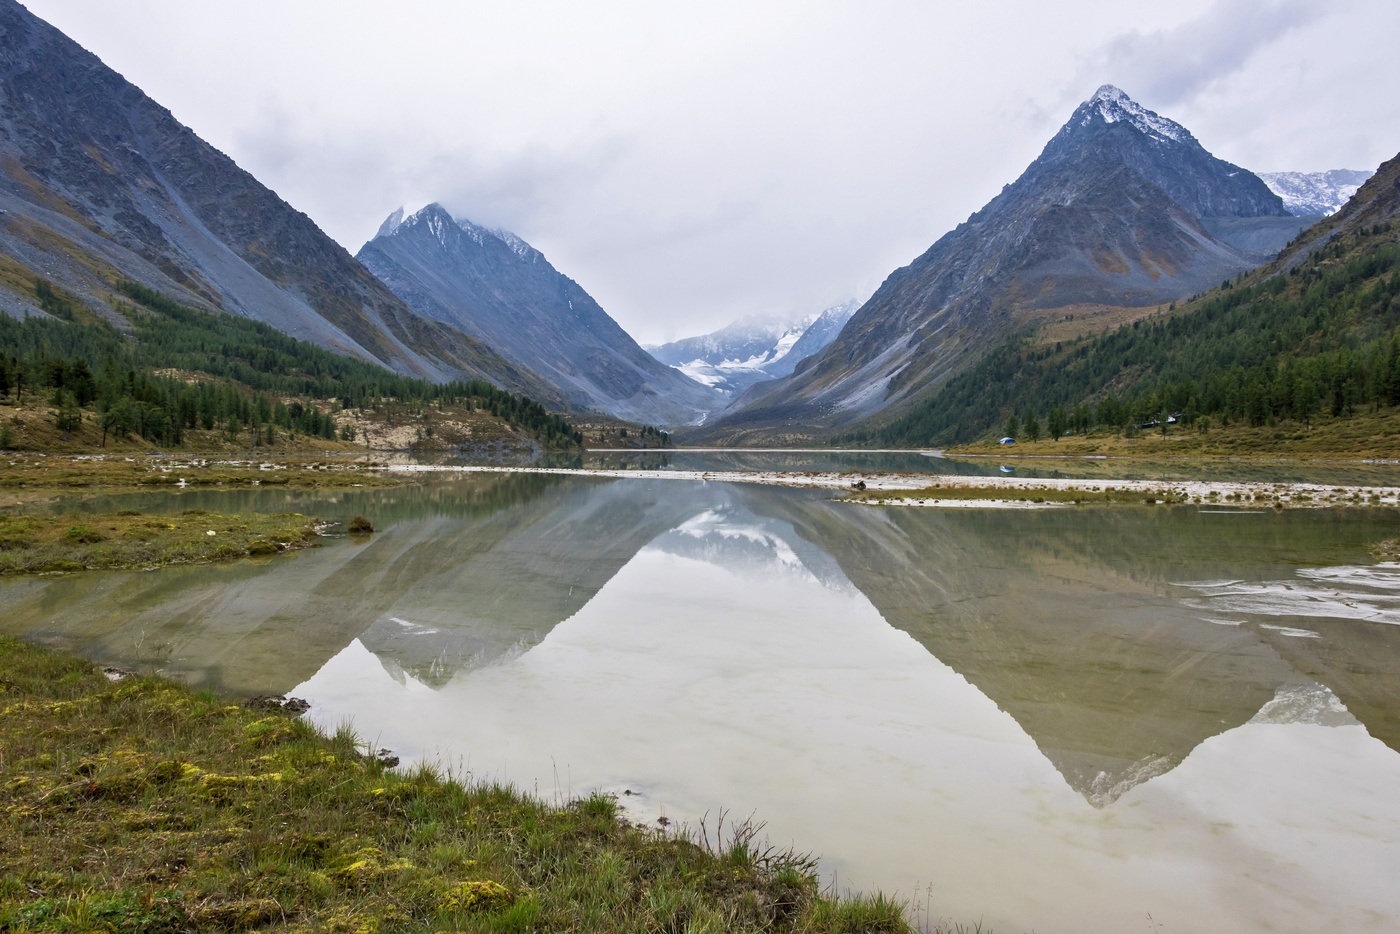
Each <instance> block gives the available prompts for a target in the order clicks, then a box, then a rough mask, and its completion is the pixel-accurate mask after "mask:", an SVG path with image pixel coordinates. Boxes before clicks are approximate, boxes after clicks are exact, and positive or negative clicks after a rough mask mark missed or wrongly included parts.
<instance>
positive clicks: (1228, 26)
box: [1075, 0, 1338, 107]
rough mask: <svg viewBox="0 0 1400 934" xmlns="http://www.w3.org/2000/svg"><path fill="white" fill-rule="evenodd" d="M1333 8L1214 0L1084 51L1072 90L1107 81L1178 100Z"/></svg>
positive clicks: (1317, 0)
mask: <svg viewBox="0 0 1400 934" xmlns="http://www.w3.org/2000/svg"><path fill="white" fill-rule="evenodd" d="M1337 6H1338V4H1337V3H1335V2H1332V3H1330V4H1329V3H1324V2H1321V0H1219V2H1217V3H1215V4H1214V5H1213V6H1212V7H1211V8H1210V9H1208V10H1207V11H1206V12H1205V13H1204V14H1202V15H1201V16H1198V17H1196V18H1194V19H1190V20H1187V21H1186V22H1183V23H1180V24H1178V25H1176V26H1172V27H1170V28H1167V29H1158V30H1153V31H1151V32H1142V31H1139V30H1133V31H1131V32H1126V33H1123V34H1121V35H1118V36H1115V37H1113V38H1112V39H1110V40H1109V41H1108V42H1106V43H1104V44H1103V45H1101V46H1100V47H1099V48H1097V49H1095V50H1094V51H1093V52H1092V53H1090V54H1089V55H1087V56H1085V59H1084V61H1083V64H1082V65H1081V67H1080V70H1079V79H1078V81H1077V82H1076V91H1075V93H1082V89H1083V88H1085V87H1090V86H1093V85H1096V84H1099V83H1103V82H1109V83H1114V84H1120V85H1122V86H1123V87H1124V88H1125V90H1128V91H1129V93H1131V94H1134V95H1141V97H1142V99H1143V100H1146V101H1149V102H1151V104H1152V106H1156V107H1173V106H1177V105H1181V104H1183V103H1186V102H1189V101H1191V100H1192V99H1194V98H1195V97H1196V96H1197V95H1198V94H1200V93H1201V92H1202V91H1203V90H1205V89H1207V88H1209V87H1211V86H1212V85H1213V84H1215V83H1216V82H1218V81H1220V80H1221V79H1223V78H1226V77H1228V76H1231V75H1234V74H1237V73H1238V72H1240V71H1242V70H1243V69H1244V68H1246V67H1247V66H1248V65H1249V63H1250V61H1251V60H1252V59H1253V58H1254V56H1255V55H1256V54H1257V53H1258V52H1260V51H1261V50H1262V49H1264V48H1266V47H1267V46H1269V45H1271V44H1272V43H1274V42H1276V41H1278V40H1279V39H1280V38H1282V37H1283V36H1285V35H1287V34H1288V33H1291V32H1294V31H1296V30H1299V29H1302V28H1304V27H1306V26H1307V25H1308V24H1310V23H1312V22H1313V21H1315V20H1317V19H1319V18H1320V17H1322V16H1323V15H1324V14H1327V13H1335V12H1336V11H1337Z"/></svg>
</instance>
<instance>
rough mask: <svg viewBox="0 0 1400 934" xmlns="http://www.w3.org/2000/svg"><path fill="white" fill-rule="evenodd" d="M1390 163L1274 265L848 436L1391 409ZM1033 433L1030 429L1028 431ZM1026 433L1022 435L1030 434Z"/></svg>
mask: <svg viewBox="0 0 1400 934" xmlns="http://www.w3.org/2000/svg"><path fill="white" fill-rule="evenodd" d="M1397 214H1400V156H1397V157H1396V158H1395V159H1392V160H1390V161H1389V162H1386V163H1385V164H1383V165H1382V166H1381V167H1380V169H1379V170H1378V171H1377V172H1376V174H1375V175H1374V176H1373V177H1372V178H1371V179H1370V180H1369V181H1367V182H1366V184H1365V185H1363V186H1362V188H1361V189H1360V191H1358V193H1357V195H1356V196H1355V197H1354V198H1353V199H1352V200H1351V201H1350V202H1348V204H1347V205H1346V206H1345V207H1343V208H1342V210H1341V211H1339V212H1337V213H1336V214H1333V215H1331V216H1329V217H1327V218H1326V219H1324V220H1322V221H1320V222H1319V223H1317V224H1316V225H1314V226H1313V227H1311V228H1309V229H1308V230H1307V231H1305V232H1304V233H1303V234H1302V235H1301V236H1300V237H1299V238H1298V239H1297V240H1296V241H1295V242H1294V243H1293V244H1291V245H1290V246H1289V247H1287V248H1286V249H1285V250H1284V251H1283V252H1282V253H1281V254H1280V255H1279V257H1278V259H1277V260H1275V261H1274V262H1273V263H1270V264H1269V265H1267V266H1265V267H1263V268H1261V269H1258V270H1256V271H1254V272H1253V273H1250V274H1247V275H1242V276H1240V277H1239V278H1237V279H1234V280H1230V281H1227V282H1224V283H1222V284H1221V285H1220V286H1219V287H1218V288H1216V289H1213V290H1211V291H1209V292H1207V293H1205V294H1203V295H1200V296H1198V297H1196V298H1194V299H1192V300H1191V301H1189V302H1186V303H1183V304H1181V305H1180V306H1177V307H1174V308H1172V309H1170V310H1169V311H1168V312H1167V313H1163V314H1156V315H1153V316H1151V317H1149V318H1146V319H1142V320H1138V321H1135V322H1133V323H1132V324H1129V325H1125V326H1123V327H1120V328H1118V329H1117V330H1115V331H1112V332H1108V333H1103V334H1099V335H1094V336H1088V337H1083V338H1079V339H1077V340H1072V341H1068V342H1059V341H1056V342H1051V341H1047V340H1044V339H1041V338H1039V337H1038V336H1037V335H1034V334H1032V335H1026V336H1020V337H1017V338H1013V339H1010V340H1007V341H1004V342H1003V343H1002V344H1000V345H999V346H998V347H997V348H996V349H994V350H993V351H992V352H991V353H989V354H988V355H987V356H986V357H985V358H983V360H982V361H981V362H979V363H978V364H977V365H976V366H974V367H973V368H972V369H970V370H968V371H966V372H965V373H962V374H960V375H959V376H957V377H954V378H953V379H952V380H950V381H949V382H948V383H947V384H946V385H945V386H944V387H943V388H942V389H941V390H940V391H939V392H938V393H937V394H935V395H934V396H932V397H931V398H930V399H928V400H927V401H925V402H923V403H921V404H920V405H919V406H918V407H917V408H915V409H913V410H911V411H910V412H908V413H907V414H905V415H904V416H903V417H901V418H899V419H898V420H896V421H894V422H892V423H890V424H888V425H886V426H884V427H879V428H875V429H873V430H868V431H865V432H859V433H856V434H855V435H853V436H852V439H853V440H864V441H869V442H878V443H882V444H910V445H925V444H933V443H948V442H965V441H971V440H974V439H977V438H979V437H985V436H987V435H989V434H994V433H998V432H1001V431H1005V430H1006V429H1007V428H1009V427H1019V428H1021V429H1022V430H1023V431H1024V430H1025V429H1027V428H1030V430H1031V432H1034V431H1037V430H1038V429H1039V428H1040V426H1041V425H1044V426H1045V427H1046V430H1047V432H1048V433H1049V434H1050V435H1051V436H1052V437H1055V436H1059V435H1060V434H1062V433H1063V432H1065V431H1071V432H1075V433H1079V432H1083V431H1087V430H1090V429H1094V428H1107V429H1118V430H1121V429H1127V430H1128V431H1132V430H1134V429H1135V428H1140V427H1142V426H1148V425H1151V426H1154V427H1156V426H1160V425H1162V424H1163V423H1166V422H1167V421H1168V420H1169V419H1171V420H1173V421H1175V422H1178V423H1180V424H1182V425H1184V426H1193V427H1204V425H1207V424H1210V423H1211V422H1214V423H1217V424H1220V423H1224V424H1228V423H1231V422H1244V423H1247V424H1250V425H1255V426H1259V425H1263V424H1266V423H1270V422H1277V421H1292V422H1296V423H1298V424H1300V425H1302V426H1303V427H1307V425H1308V424H1309V423H1310V421H1311V420H1312V419H1313V418H1314V417H1316V416H1317V415H1318V414H1319V413H1326V414H1327V415H1329V416H1331V417H1334V418H1345V417H1348V416H1350V415H1353V414H1356V413H1358V412H1361V411H1363V410H1372V411H1373V410H1378V409H1382V408H1387V407H1395V406H1400V223H1398V222H1397V221H1400V218H1397ZM1032 426H1033V427H1032ZM1027 434H1030V432H1027Z"/></svg>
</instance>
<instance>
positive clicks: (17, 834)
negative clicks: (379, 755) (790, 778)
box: [0, 639, 909, 934]
mask: <svg viewBox="0 0 1400 934" xmlns="http://www.w3.org/2000/svg"><path fill="white" fill-rule="evenodd" d="M0 789H3V790H2V791H0V931H3V930H34V931H87V930H105V931H117V932H126V931H132V932H136V931H143V932H145V931H154V932H161V931H172V932H173V931H186V930H194V931H240V930H252V929H266V930H279V931H281V930H286V931H327V932H379V931H386V932H387V931H410V932H411V931H430V930H433V931H436V930H462V931H483V932H485V931H492V932H509V931H600V932H602V931H617V932H622V931H627V932H633V931H658V932H660V931H667V932H669V931H674V932H696V934H698V932H703V931H712V932H721V931H792V932H808V931H812V932H815V931H841V932H857V931H890V932H897V931H898V932H902V931H907V930H909V927H908V925H907V923H906V921H905V918H904V906H903V905H902V904H901V903H899V902H897V901H894V900H891V899H887V898H884V897H883V896H875V897H851V898H845V899H841V900H839V901H838V900H834V899H831V898H828V897H825V896H823V895H822V894H821V893H819V892H818V890H817V883H816V880H815V877H814V875H813V872H812V863H811V860H810V859H807V858H805V857H801V856H797V855H795V854H792V853H791V852H783V851H774V850H771V849H768V848H766V847H761V846H756V845H755V841H754V840H753V835H752V834H751V833H747V834H746V833H743V832H741V833H737V834H732V835H731V838H730V839H729V840H728V842H723V843H719V844H713V843H710V842H707V841H696V840H687V839H682V838H678V837H674V836H662V835H659V834H658V833H656V832H653V831H648V830H643V829H639V828H636V827H633V826H630V825H628V824H626V823H625V822H623V821H620V820H619V819H618V815H617V811H616V806H615V804H614V802H613V801H612V799H610V798H607V797H603V796H596V795H595V796H593V797H590V798H587V799H584V800H581V801H574V802H571V803H568V804H566V805H562V806H553V805H550V804H548V803H545V802H542V801H538V800H534V799H531V798H529V797H526V796H524V795H522V794H520V793H519V792H517V791H515V790H513V789H510V788H504V787H500V786H497V785H472V786H464V785H462V784H459V783H456V782H453V781H448V780H446V779H444V778H443V776H441V775H439V774H437V773H436V772H435V771H434V770H432V769H430V768H424V767H419V768H416V769H412V770H409V771H407V772H406V773H400V772H396V771H391V770H388V769H386V768H385V766H384V765H382V764H381V763H380V762H379V761H378V760H377V759H376V758H375V757H373V756H371V755H368V754H367V750H365V749H364V748H363V747H362V746H361V745H360V744H359V743H358V741H357V740H356V739H355V737H354V736H353V735H352V734H351V733H350V732H349V731H348V730H344V729H342V730H340V731H339V732H337V733H336V735H335V736H333V737H327V736H324V735H322V734H320V733H318V732H317V731H316V730H315V729H313V728H312V727H310V726H308V725H306V724H305V723H303V722H301V721H299V720H294V719H291V718H290V717H287V716H286V715H283V714H273V715H270V716H269V715H268V714H267V712H266V711H255V710H250V709H248V708H246V707H240V706H235V705H232V704H229V703H227V702H226V701H223V700H221V699H219V698H217V697H215V696H213V695H211V694H208V693H195V692H191V691H189V690H187V689H185V688H183V687H180V686H177V685H175V684H172V683H170V682H168V681H163V680H160V679H156V678H137V677H131V678H127V679H124V680H121V681H117V682H111V681H109V680H108V679H107V678H106V677H104V676H103V675H102V674H100V673H99V672H98V671H97V669H96V668H94V667H93V666H92V665H91V664H89V663H87V662H83V661H78V660H75V659H72V658H67V657H64V656H60V655H56V654H54V653H52V652H49V651H47V650H44V649H41V648H38V647H34V646H30V645H26V644H23V643H20V642H17V641H15V640H7V639H0Z"/></svg>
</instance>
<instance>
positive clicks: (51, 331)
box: [0, 279, 583, 448]
mask: <svg viewBox="0 0 1400 934" xmlns="http://www.w3.org/2000/svg"><path fill="white" fill-rule="evenodd" d="M116 288H117V290H118V291H119V292H120V293H121V294H122V295H124V296H125V297H126V298H128V299H130V303H127V302H118V304H117V307H116V310H117V311H118V312H119V313H120V314H121V316H122V317H123V318H125V319H126V322H127V323H128V324H129V328H127V329H119V328H118V327H116V326H114V325H113V324H112V323H110V322H108V321H105V320H102V319H99V318H97V317H96V316H94V315H93V314H92V312H91V311H90V310H89V309H87V307H86V306H85V305H83V304H82V303H81V302H79V301H78V300H77V299H75V298H74V297H73V296H70V295H67V294H65V293H64V292H63V291H62V290H60V289H58V288H56V287H55V286H53V285H52V284H51V283H49V282H47V281H45V280H42V279H40V280H39V281H38V282H37V283H36V284H35V287H34V295H35V298H36V299H37V302H38V304H39V307H40V308H42V309H43V310H44V311H45V312H46V313H47V315H48V317H44V316H39V315H30V316H28V317H26V318H24V319H22V320H19V319H15V318H11V317H8V316H5V315H0V399H6V398H9V397H10V396H11V394H13V397H14V398H15V399H16V400H18V399H19V397H20V393H21V392H29V393H44V394H48V395H49V396H50V402H51V403H52V405H53V406H54V407H55V409H56V410H57V419H58V428H59V429H61V430H69V429H71V428H75V427H76V426H77V424H78V420H80V419H81V418H82V417H83V416H82V410H83V409H85V408H95V410H96V412H97V413H98V414H97V417H98V418H99V419H100V420H101V427H102V429H103V442H104V443H105V442H106V439H107V436H108V434H109V433H110V434H113V435H116V436H118V437H124V436H128V435H138V436H140V437H141V438H142V439H144V440H145V441H147V442H149V443H152V444H159V445H169V446H178V445H180V444H181V443H182V438H183V435H184V432H185V431H187V430H189V429H194V428H202V429H204V430H206V431H209V430H215V429H220V430H226V431H228V432H229V434H230V435H235V434H237V433H239V432H244V431H247V432H252V433H255V436H258V435H264V436H267V437H272V436H273V435H274V434H275V433H276V432H277V431H283V432H293V433H302V434H306V435H310V436H314V437H320V438H327V439H331V438H336V437H337V436H338V433H339V432H341V431H342V429H340V428H339V427H338V426H337V422H336V418H335V414H336V412H337V411H339V410H342V409H350V408H356V409H366V408H373V407H377V406H380V405H383V404H385V403H397V404H407V405H409V406H422V405H427V404H438V405H448V404H462V405H469V406H472V407H474V408H478V409H483V410H486V411H488V412H490V413H491V414H492V415H494V416H496V417H498V418H500V419H503V420H505V421H507V422H509V423H510V424H512V425H515V426H519V427H521V428H523V429H525V430H526V431H527V432H529V433H530V434H531V435H533V436H534V437H535V438H536V439H537V440H538V441H539V442H540V443H541V444H542V445H543V446H545V447H546V448H567V447H574V446H577V445H579V444H580V443H582V440H583V439H582V435H581V434H579V432H578V431H576V430H575V429H574V428H573V427H572V426H570V425H569V424H568V422H566V421H564V419H562V418H560V417H559V416H558V415H556V414H554V413H552V412H549V411H548V410H547V409H545V408H544V407H543V406H542V405H540V404H539V403H538V402H535V401H533V400H531V399H527V398H523V397H520V396H516V395H513V394H511V393H509V392H506V391H505V390H502V389H499V388H497V387H496V386H494V385H492V384H490V383H488V382H485V381H482V380H471V381H454V382H448V383H433V382H429V381H427V380H422V379H413V378H409V377H405V376H400V375H398V374H395V373H392V372H390V371H388V370H386V369H384V368H382V367H379V366H376V365H375V364H372V363H367V362H365V361H362V360H357V359H354V358H351V357H345V356H341V355H339V354H336V353H333V352H331V351H328V350H324V349H322V348H320V347H317V346H316V345H314V344H311V343H309V342H307V341H302V340H298V339H296V338H293V337H290V336H288V335H286V334H283V333H282V332H280V331H278V330H276V329H275V328H273V327H271V326H269V325H266V324H263V323H261V322H258V321H253V320H250V319H247V318H241V317H238V316H235V315H228V314H211V313H208V312H204V311H200V310H197V309H194V308H189V307H186V306H184V305H181V304H179V303H178V302H175V301H173V300H172V299H170V298H169V297H167V296H165V295H162V294H161V293H158V292H155V291H153V290H151V289H148V288H146V287H145V286H142V285H140V284H138V283H135V282H130V281H122V282H119V283H117V285H116ZM344 440H350V439H349V438H345V439H344Z"/></svg>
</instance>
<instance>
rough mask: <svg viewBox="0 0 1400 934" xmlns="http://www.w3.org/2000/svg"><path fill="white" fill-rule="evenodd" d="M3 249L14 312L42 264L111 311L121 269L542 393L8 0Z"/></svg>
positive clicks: (382, 350)
mask: <svg viewBox="0 0 1400 934" xmlns="http://www.w3.org/2000/svg"><path fill="white" fill-rule="evenodd" d="M0 262H3V264H4V267H5V273H6V274H4V275H0V311H8V312H10V313H12V314H23V313H28V312H37V309H35V308H34V307H33V306H34V301H33V297H32V296H33V291H32V288H33V284H34V281H35V280H36V279H37V278H38V277H41V276H42V277H43V278H46V279H48V280H51V281H53V282H55V283H57V284H58V285H59V286H61V287H62V288H63V289H64V290H65V291H67V292H69V293H72V294H73V295H76V296H78V297H79V298H80V299H81V300H82V301H83V302H84V303H85V304H87V305H88V306H89V307H91V308H92V309H94V310H95V311H96V312H97V313H98V314H100V315H103V316H104V317H108V318H112V319H116V318H118V317H119V315H120V313H119V311H118V309H119V308H120V306H119V304H118V301H119V296H118V295H117V294H116V290H115V289H114V283H115V282H116V281H118V280H121V279H129V280H133V281H136V282H138V283H140V284H142V285H144V286H146V287H148V288H151V289H155V290H156V291H158V292H161V293H163V294H166V295H168V296H170V297H171V298H173V299H175V300H177V301H179V302H182V303H184V304H187V305H190V306H193V307H198V308H202V309H205V310H209V311H225V312H228V313H231V314H237V315H242V316H245V317H250V318H256V319H258V320H261V321H264V322H266V323H268V324H271V325H272V326H274V327H276V328H278V329H280V330H282V331H285V332H287V333H288V334H291V335H293V336H295V337H299V338H303V339H306V340H309V341H312V342H314V343H317V344H320V345H321V346H324V347H328V348H330V349H332V350H337V351H340V352H343V353H347V354H351V355H354V356H358V357H361V358H363V359H366V360H372V361H376V362H378V363H381V364H383V365H385V366H388V367H390V368H392V369H394V370H397V371H399V372H401V373H406V374H411V375H415V376H422V377H427V378H430V379H447V378H454V377H459V376H471V377H484V378H486V379H489V380H491V381H493V382H495V383H497V384H499V385H502V386H504V387H506V388H508V389H512V390H515V391H520V392H525V393H528V394H530V395H534V396H536V397H542V398H545V397H547V395H548V393H549V391H550V390H549V388H548V387H547V386H546V385H545V384H543V383H542V382H540V381H539V380H537V379H535V378H534V377H533V376H532V375H531V374H529V373H528V372H525V371H523V370H522V369H521V368H520V367H518V366H516V365H514V364H511V363H509V362H507V361H506V360H505V359H503V358H502V357H500V356H499V355H497V354H496V353H494V352H493V351H492V350H491V349H490V348H489V347H486V346H485V345H483V344H482V343H481V342H480V341H478V340H476V339H473V338H471V337H469V336H468V335H466V334H464V333H462V332H461V331H460V330H457V329H454V328H451V327H448V326H444V325H442V324H439V323H437V322H433V321H428V320H425V319H423V318H421V317H419V316H418V315H415V314H414V313H413V311H412V310H411V309H410V308H408V306H406V305H405V304H404V303H403V302H402V301H400V300H399V299H398V298H397V297H396V296H395V295H394V294H393V293H392V292H390V291H389V290H388V289H386V288H385V287H384V286H383V285H381V284H380V283H379V281H378V280H376V279H375V278H374V277H373V276H372V275H370V274H369V273H368V272H367V271H366V270H365V269H364V268H363V267H361V266H360V265H359V264H358V263H356V262H355V261H354V259H353V258H352V257H351V256H350V254H349V253H347V252H346V251H345V249H344V248H342V247H341V246H340V245H339V244H337V243H336V242H335V241H333V240H331V239H330V237H328V236H326V235H325V234H324V233H323V232H322V231H321V230H320V229H319V228H318V227H317V226H316V225H315V223H313V222H312V220H311V219H310V218H309V217H307V216H306V215H305V214H302V213H301V212H299V211H297V210H295V209H294V208H292V207H291V206H290V205H288V204H287V203H286V202H285V201H283V200H282V199H281V198H279V197H278V196H277V195H276V194H275V193H274V192H272V191H271V190H269V189H268V188H267V187H266V186H264V185H262V184H261V183H259V182H258V180H257V179H255V178H254V177H253V176H251V175H249V174H248V173H247V172H245V171H243V170H242V169H240V168H239V167H238V166H237V165H236V164H235V163H234V162H233V160H232V159H230V158H228V157H227V156H226V155H224V154H223V153H221V152H219V151H218V150H217V149H215V148H214V147H212V146H210V145H209V144H208V143H206V142H204V141H203V140H201V139H200V138H199V137H198V136H196V135H195V134H194V133H193V132H192V131H191V130H190V129H189V128H188V127H186V126H183V125H182V124H180V123H179V121H177V120H176V119H175V118H174V117H173V116H172V115H171V114H170V112H169V111H168V110H166V109H165V108H163V107H161V106H160V105H159V104H157V103H156V102H155V101H153V100H151V99H150V98H149V97H147V96H146V95H145V94H144V93H142V92H141V89H140V88H137V87H135V86H134V85H132V84H131V83H130V82H128V81H126V80H125V79H124V78H123V77H122V76H121V75H119V74H117V73H116V72H115V71H113V70H112V69H110V68H108V67H107V66H106V65H104V64H103V63H102V62H101V61H100V60H99V59H98V58H97V57H96V56H94V55H92V54H91V53H89V52H87V51H85V50H84V49H83V48H82V47H80V46H79V45H77V43H75V42H73V41H72V40H71V39H69V38H68V37H66V36H65V35H63V34H62V33H61V32H59V31H58V30H56V29H54V28H53V27H52V26H50V25H49V24H47V23H45V22H43V21H42V20H40V19H38V18H37V17H35V16H34V15H32V14H31V13H30V12H29V11H28V10H26V9H25V8H24V7H23V6H21V5H20V4H19V3H16V2H15V0H0ZM556 401H557V400H556Z"/></svg>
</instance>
